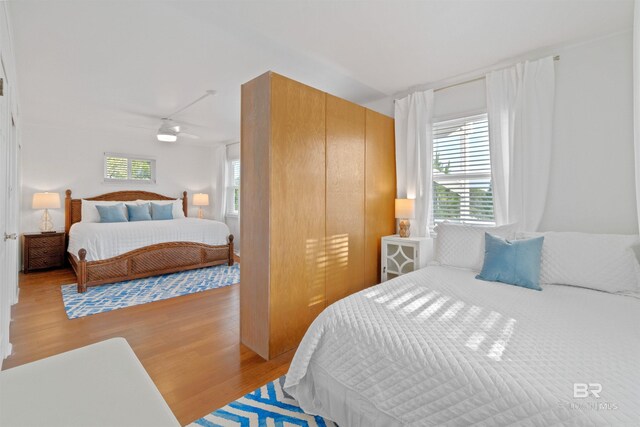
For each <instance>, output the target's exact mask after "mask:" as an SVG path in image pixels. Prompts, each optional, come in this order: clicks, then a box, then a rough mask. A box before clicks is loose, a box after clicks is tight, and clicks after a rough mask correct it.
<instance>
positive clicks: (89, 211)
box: [80, 199, 131, 222]
mask: <svg viewBox="0 0 640 427" xmlns="http://www.w3.org/2000/svg"><path fill="white" fill-rule="evenodd" d="M118 203H122V204H123V209H124V216H125V218H127V219H128V218H129V213H128V211H127V206H126V203H127V202H106V201H100V200H84V199H82V205H81V206H82V207H81V209H80V216H81V217H82V218H81V220H80V222H100V213H99V212H98V209H96V206H98V205H100V206H113V205H117V204H118ZM129 203H131V202H129Z"/></svg>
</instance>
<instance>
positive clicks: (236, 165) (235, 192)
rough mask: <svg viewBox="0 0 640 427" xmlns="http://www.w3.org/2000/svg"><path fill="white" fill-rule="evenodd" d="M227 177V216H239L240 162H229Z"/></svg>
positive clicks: (236, 160)
mask: <svg viewBox="0 0 640 427" xmlns="http://www.w3.org/2000/svg"><path fill="white" fill-rule="evenodd" d="M227 169H228V176H227V215H231V216H234V215H239V214H240V160H238V159H235V160H229V162H228V166H227Z"/></svg>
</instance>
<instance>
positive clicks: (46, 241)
mask: <svg viewBox="0 0 640 427" xmlns="http://www.w3.org/2000/svg"><path fill="white" fill-rule="evenodd" d="M64 246H65V233H63V232H54V233H24V234H23V235H22V250H23V263H24V272H25V273H30V272H32V271H34V270H42V269H45V268H59V267H62V266H64V249H65V248H64Z"/></svg>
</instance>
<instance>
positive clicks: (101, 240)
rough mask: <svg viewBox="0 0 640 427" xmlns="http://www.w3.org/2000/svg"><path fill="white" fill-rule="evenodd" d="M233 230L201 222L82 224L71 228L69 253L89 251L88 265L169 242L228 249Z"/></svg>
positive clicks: (167, 221) (193, 220)
mask: <svg viewBox="0 0 640 427" xmlns="http://www.w3.org/2000/svg"><path fill="white" fill-rule="evenodd" d="M228 236H229V227H227V225H226V224H225V223H223V222H220V221H212V220H206V219H197V218H179V219H171V220H165V221H136V222H116V223H106V224H105V223H99V222H78V223H75V224H73V225H72V226H71V230H70V232H69V247H68V251H69V252H70V253H72V254H74V255H76V256H77V255H78V251H79V250H80V249H82V248H84V249H86V251H87V257H86V260H87V261H97V260H103V259H109V258H113V257H115V256H118V255H121V254H124V253H127V252H129V251H132V250H134V249H139V248H143V247H145V246H150V245H155V244H158V243H167V242H195V243H204V244H207V245H214V246H215V245H226V244H227V243H228V242H227V238H228Z"/></svg>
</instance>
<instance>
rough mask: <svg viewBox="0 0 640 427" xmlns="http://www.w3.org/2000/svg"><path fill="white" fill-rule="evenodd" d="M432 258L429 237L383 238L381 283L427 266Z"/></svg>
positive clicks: (396, 236)
mask: <svg viewBox="0 0 640 427" xmlns="http://www.w3.org/2000/svg"><path fill="white" fill-rule="evenodd" d="M432 258H433V239H432V238H431V237H400V236H398V235H395V236H385V237H383V238H382V262H381V263H380V265H381V268H382V271H381V278H382V281H383V282H384V281H387V280H389V279H393V278H395V277H398V276H401V275H403V274H406V273H411V272H412V271H415V270H419V269H421V268H423V267H426V266H427V263H428V262H429V261H430V260H431V259H432Z"/></svg>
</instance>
